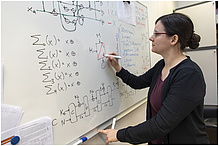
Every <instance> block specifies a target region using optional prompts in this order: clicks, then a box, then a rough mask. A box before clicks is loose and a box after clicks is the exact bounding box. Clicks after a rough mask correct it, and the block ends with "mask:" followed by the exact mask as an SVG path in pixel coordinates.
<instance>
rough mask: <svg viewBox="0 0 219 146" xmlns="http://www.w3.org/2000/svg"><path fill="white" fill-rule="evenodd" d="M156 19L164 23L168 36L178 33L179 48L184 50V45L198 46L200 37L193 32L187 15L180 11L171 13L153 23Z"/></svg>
mask: <svg viewBox="0 0 219 146" xmlns="http://www.w3.org/2000/svg"><path fill="white" fill-rule="evenodd" d="M158 21H161V23H162V24H163V25H164V27H165V31H166V33H167V35H168V36H173V35H175V34H177V35H178V37H179V40H178V42H179V43H180V44H181V50H184V49H185V47H189V48H191V49H196V48H198V46H199V42H200V39H201V37H200V36H199V35H198V34H195V33H194V30H193V29H194V26H193V23H192V21H191V19H190V18H189V17H188V16H186V15H184V14H181V13H172V14H168V15H164V16H161V17H160V18H158V19H157V20H156V22H155V24H157V22H158Z"/></svg>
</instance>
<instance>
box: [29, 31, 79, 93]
mask: <svg viewBox="0 0 219 146" xmlns="http://www.w3.org/2000/svg"><path fill="white" fill-rule="evenodd" d="M31 38H32V39H33V43H32V46H34V47H36V52H37V53H38V56H37V59H38V64H39V66H40V68H39V69H40V71H42V77H43V79H42V83H43V84H44V87H45V89H46V95H52V94H57V93H58V92H64V91H67V90H68V89H70V88H73V87H75V86H76V87H78V86H80V85H81V81H80V80H79V78H78V77H79V76H80V71H78V70H77V66H78V61H77V58H76V56H77V50H76V49H61V47H60V45H59V44H62V45H63V44H64V47H65V48H68V46H69V45H70V46H74V40H73V39H65V40H64V39H63V40H62V39H60V38H58V37H57V36H55V35H41V34H36V35H31ZM59 47H60V48H59ZM62 47H63V46H62ZM70 48H73V47H70Z"/></svg>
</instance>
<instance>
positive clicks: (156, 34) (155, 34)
mask: <svg viewBox="0 0 219 146" xmlns="http://www.w3.org/2000/svg"><path fill="white" fill-rule="evenodd" d="M159 34H167V33H166V32H154V33H153V35H154V37H155V38H156V37H157V36H158V35H159Z"/></svg>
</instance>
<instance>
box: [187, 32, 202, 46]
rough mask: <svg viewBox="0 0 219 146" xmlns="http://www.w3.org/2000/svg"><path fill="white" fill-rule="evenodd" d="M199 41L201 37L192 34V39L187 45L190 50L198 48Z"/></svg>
mask: <svg viewBox="0 0 219 146" xmlns="http://www.w3.org/2000/svg"><path fill="white" fill-rule="evenodd" d="M200 40H201V37H200V36H199V35H198V34H195V33H193V34H192V38H191V40H190V41H189V43H188V46H189V48H191V49H196V48H198V46H199V42H200Z"/></svg>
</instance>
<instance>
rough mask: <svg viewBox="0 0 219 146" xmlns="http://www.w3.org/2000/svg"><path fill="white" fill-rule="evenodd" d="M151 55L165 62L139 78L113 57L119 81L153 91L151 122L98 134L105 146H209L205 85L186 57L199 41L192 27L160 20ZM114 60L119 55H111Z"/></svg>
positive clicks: (175, 17) (183, 20)
mask: <svg viewBox="0 0 219 146" xmlns="http://www.w3.org/2000/svg"><path fill="white" fill-rule="evenodd" d="M150 41H152V52H155V53H157V54H160V55H161V56H162V57H163V59H162V60H160V61H159V62H157V63H156V64H155V66H154V67H153V68H151V69H150V70H149V71H147V72H146V73H145V74H143V75H141V76H138V77H137V76H135V75H133V74H131V73H129V72H128V71H127V70H125V69H124V68H122V67H121V66H120V65H119V63H118V60H117V59H115V58H113V57H109V61H110V63H111V65H112V66H113V68H114V69H115V70H116V75H117V76H118V77H120V78H121V79H122V80H123V82H124V83H126V84H128V85H129V86H131V87H132V88H135V89H142V88H146V87H150V88H149V91H148V102H147V118H146V119H147V120H146V121H145V122H143V123H140V124H138V125H136V126H129V127H127V128H124V129H120V130H114V129H107V130H99V132H101V133H104V134H106V139H107V140H106V144H108V143H109V142H115V141H121V142H129V143H131V144H141V143H147V142H148V143H149V144H209V140H208V136H207V134H206V132H205V124H204V121H203V103H204V96H205V90H206V85H205V81H204V77H203V74H202V71H201V69H200V68H199V66H198V65H197V64H196V63H194V62H193V61H192V60H191V59H190V57H189V56H185V55H184V54H183V51H184V49H185V48H186V47H190V48H191V49H196V48H197V47H198V46H199V41H200V36H199V35H197V34H195V33H194V31H193V23H192V21H191V20H190V19H189V18H188V17H187V16H185V15H183V14H180V13H173V14H169V15H164V16H162V17H160V18H158V19H157V20H156V22H155V29H154V34H153V35H152V36H151V37H150ZM110 54H111V55H118V54H116V53H110Z"/></svg>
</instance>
